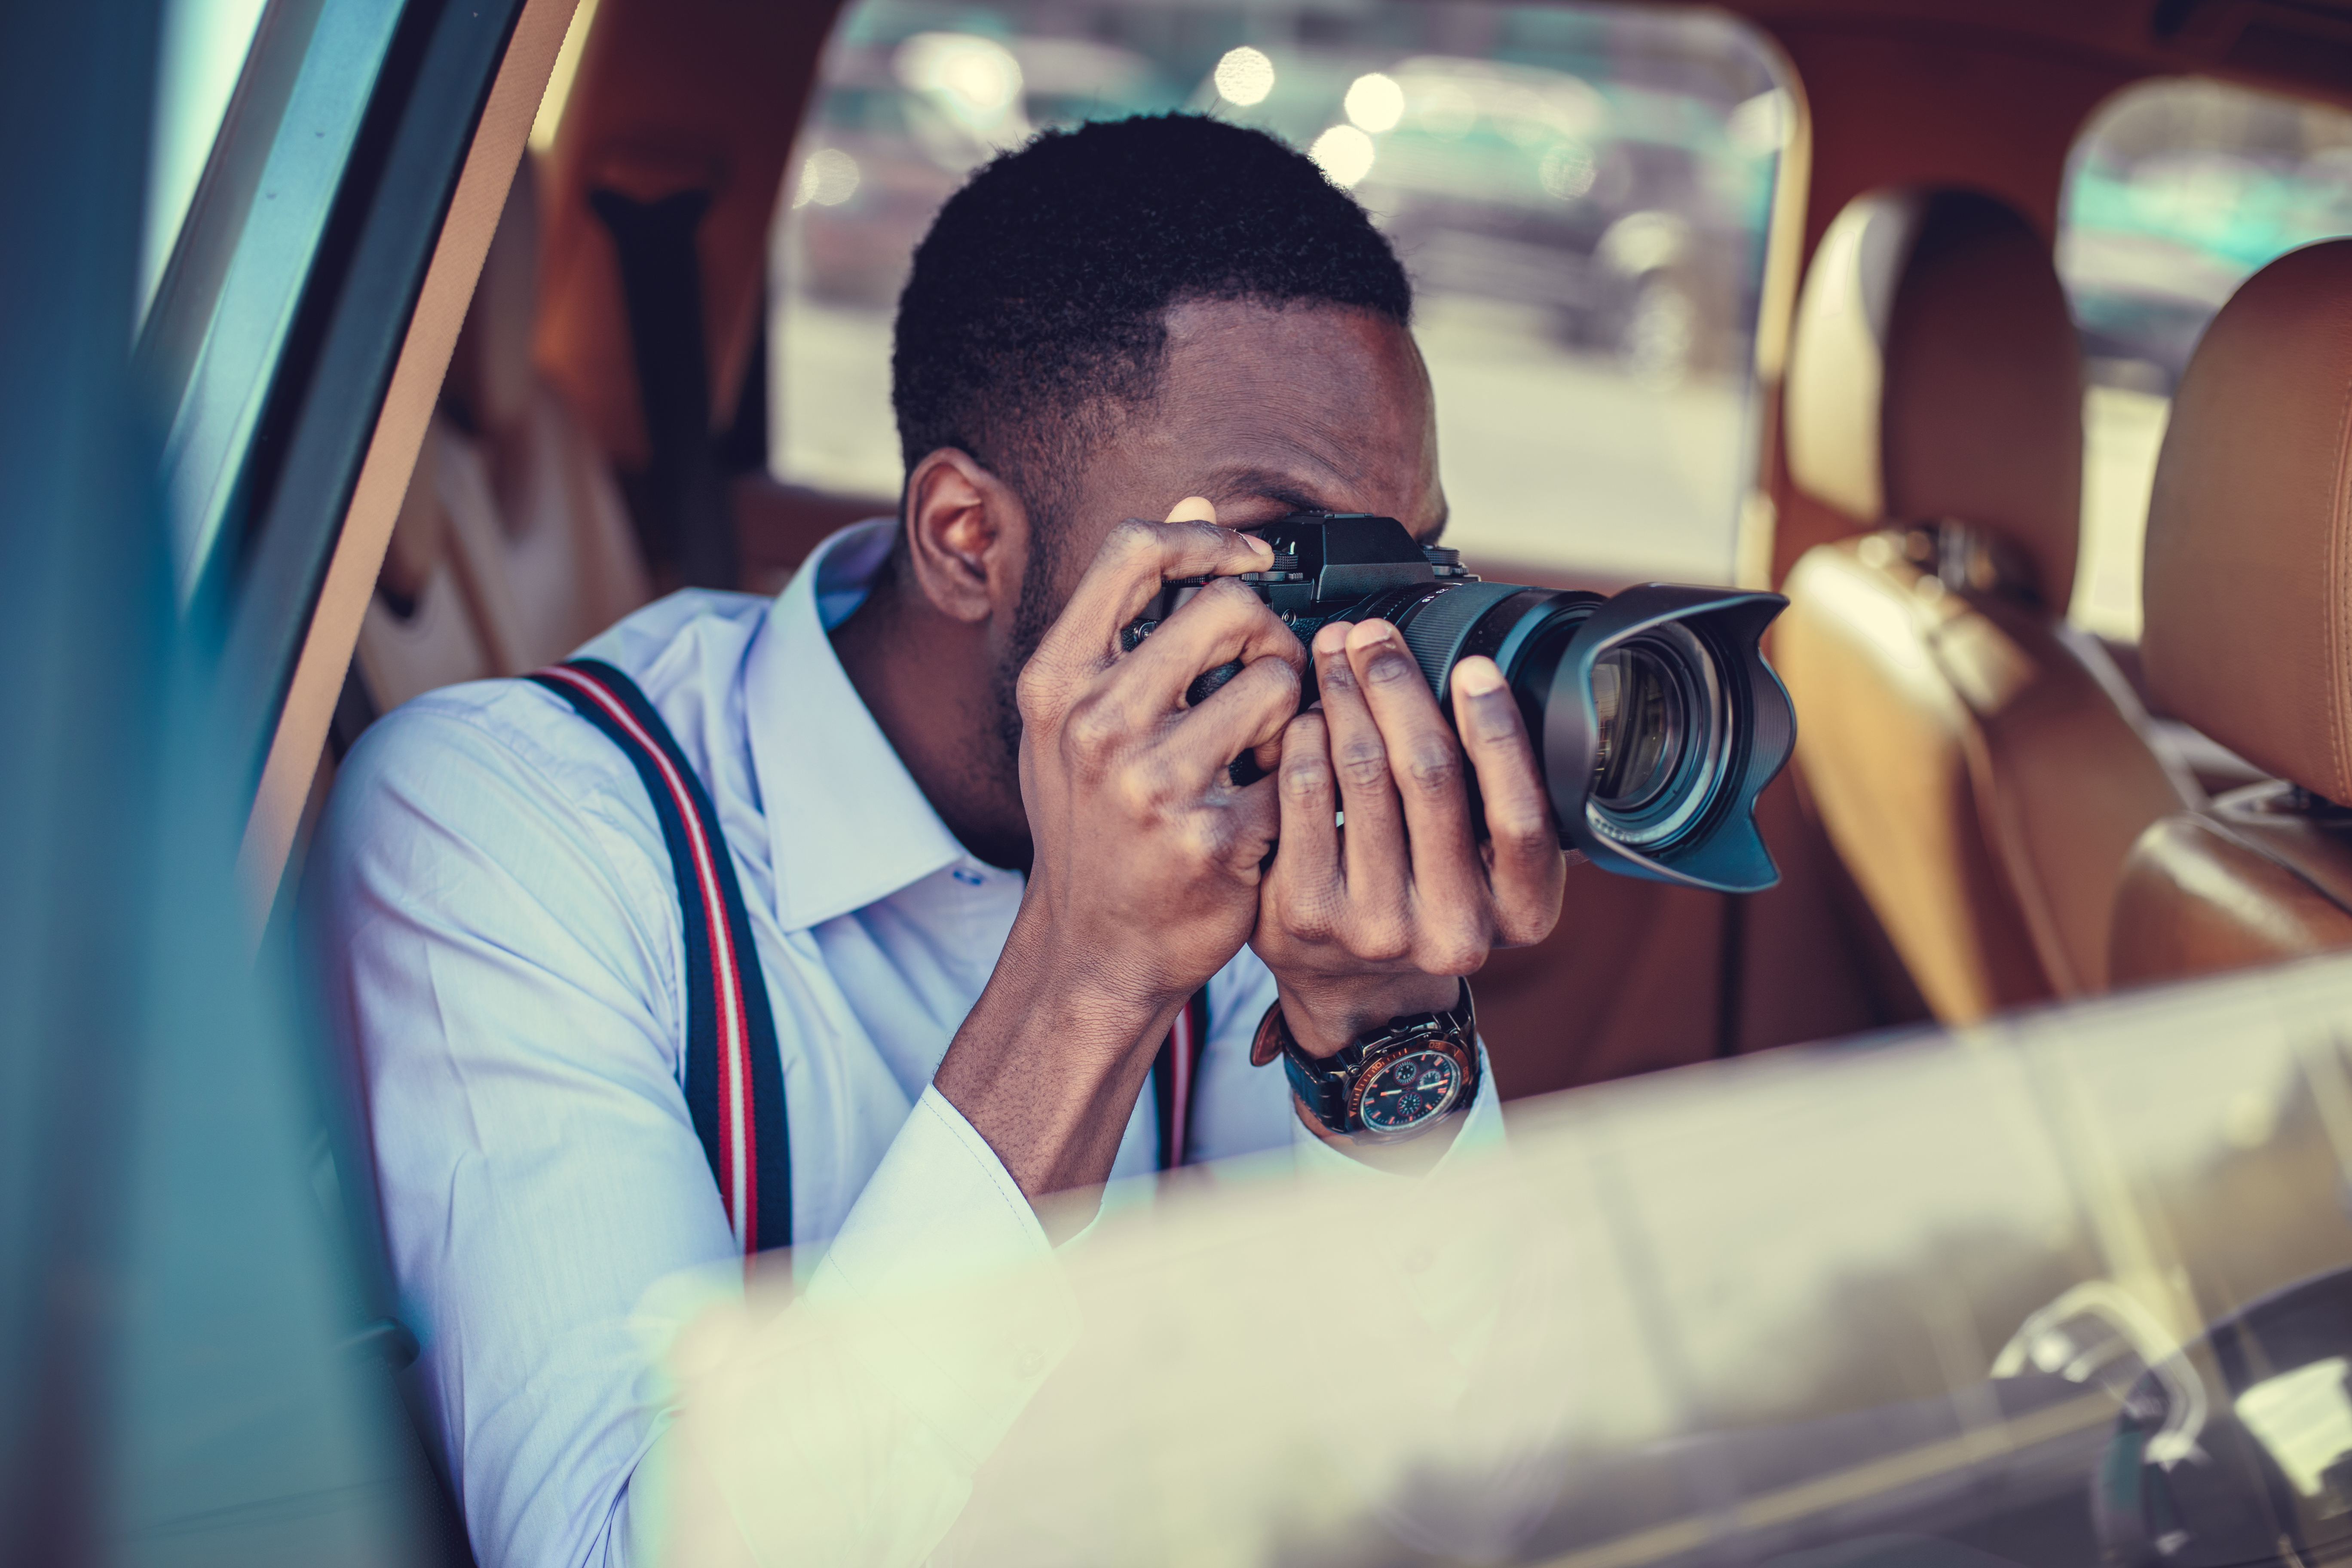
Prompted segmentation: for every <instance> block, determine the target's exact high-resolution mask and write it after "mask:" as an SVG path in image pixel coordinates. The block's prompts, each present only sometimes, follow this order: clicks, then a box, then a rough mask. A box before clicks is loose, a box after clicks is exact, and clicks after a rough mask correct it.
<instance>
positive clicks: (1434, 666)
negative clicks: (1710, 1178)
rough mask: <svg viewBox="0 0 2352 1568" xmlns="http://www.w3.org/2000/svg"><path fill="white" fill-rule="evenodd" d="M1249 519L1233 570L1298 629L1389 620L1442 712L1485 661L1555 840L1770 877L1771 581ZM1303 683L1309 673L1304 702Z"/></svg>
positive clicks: (1691, 876) (1654, 868)
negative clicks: (1531, 572)
mask: <svg viewBox="0 0 2352 1568" xmlns="http://www.w3.org/2000/svg"><path fill="white" fill-rule="evenodd" d="M1247 531H1249V532H1251V533H1255V534H1256V535H1257V536H1258V537H1259V538H1260V539H1263V540H1265V542H1266V543H1268V544H1269V545H1271V546H1273V548H1274V552H1275V558H1274V561H1273V563H1272V564H1271V565H1269V566H1268V567H1267V568H1266V569H1265V571H1262V572H1252V573H1247V574H1244V575H1243V576H1242V578H1241V581H1242V583H1243V584H1245V585H1246V586H1247V587H1248V588H1249V589H1250V590H1251V591H1252V592H1254V593H1255V594H1256V595H1258V596H1259V597H1260V598H1262V599H1264V600H1265V603H1266V605H1268V606H1269V607H1270V608H1272V609H1273V610H1274V612H1275V613H1276V615H1278V616H1281V617H1282V619H1283V620H1284V621H1285V622H1286V624H1288V625H1289V626H1290V627H1291V629H1292V630H1294V631H1296V632H1297V634H1298V637H1299V640H1301V641H1302V642H1307V643H1310V644H1311V643H1312V641H1313V638H1314V636H1315V633H1316V632H1317V631H1318V629H1319V628H1320V627H1322V626H1324V625H1325V624H1327V623H1328V622H1331V621H1335V620H1344V621H1349V622H1354V621H1363V620H1371V619H1380V620H1384V621H1387V622H1389V623H1390V624H1391V625H1392V626H1395V627H1396V628H1397V632H1398V635H1399V636H1400V637H1402V638H1403V640H1404V644H1405V647H1406V648H1407V649H1408V650H1410V652H1411V653H1412V657H1413V658H1414V660H1415V662H1417V663H1418V664H1419V665H1420V667H1421V671H1422V674H1423V677H1424V678H1425V679H1427V680H1428V682H1429V688H1430V690H1431V691H1432V692H1433V694H1434V695H1435V696H1436V698H1437V700H1438V705H1439V707H1440V709H1441V710H1443V711H1444V712H1445V713H1446V714H1447V715H1448V717H1449V719H1450V718H1451V716H1452V711H1453V708H1452V693H1451V690H1450V684H1451V680H1452V677H1453V671H1454V666H1455V665H1456V664H1458V663H1459V662H1460V661H1461V660H1463V659H1465V658H1471V657H1474V656H1476V655H1481V654H1483V655H1485V656H1486V657H1488V658H1492V659H1494V661H1495V662H1496V665H1498V666H1499V667H1500V668H1501V669H1502V671H1503V678H1504V679H1505V681H1506V682H1507V684H1508V686H1509V688H1510V690H1511V693H1512V696H1513V697H1514V698H1515V699H1516V700H1517V702H1518V705H1519V711H1520V713H1521V715H1522V717H1523V718H1524V719H1525V720H1526V722H1527V726H1528V740H1529V741H1530V742H1532V744H1533V746H1534V749H1535V753H1536V756H1537V759H1538V762H1539V763H1540V764H1541V766H1542V769H1543V773H1544V784H1545V790H1546V793H1547V794H1548V795H1549V798H1550V801H1551V805H1552V815H1553V817H1554V819H1555V821H1556V822H1557V824H1558V826H1559V836H1560V843H1561V845H1562V847H1567V848H1574V849H1580V850H1582V851H1583V852H1584V854H1585V855H1586V856H1587V857H1589V858H1591V860H1592V861H1593V862H1594V863H1595V864H1596V865H1599V866H1601V867H1602V868H1606V869H1608V870H1612V871H1616V872H1620V873H1622V874H1624V875H1628V876H1636V877H1645V878H1652V879H1657V880H1661V881H1669V882H1678V883H1682V884H1685V885H1687V886H1693V887H1701V888H1709V889H1717V890H1720V891H1726V892H1754V891H1757V890H1759V889H1764V888H1768V887H1770V886H1771V885H1772V884H1773V883H1774V882H1775V881H1777V880H1779V877H1780V873H1779V872H1778V871H1777V870H1776V869H1775V868H1774V867H1773V865H1772V859H1771V856H1770V855H1769V852H1767V850H1766V849H1765V847H1764V843H1763V839H1762V837H1760V836H1759V834H1758V832H1757V830H1756V822H1755V808H1756V797H1757V796H1758V795H1760V794H1761V793H1762V792H1763V790H1764V786H1765V785H1767V784H1769V783H1771V781H1772V779H1773V777H1774V776H1775V775H1776V774H1778V773H1780V769H1781V767H1782V766H1783V765H1784V764H1785V763H1787V762H1788V759H1789V753H1790V750H1791V748H1792V747H1793V745H1794V744H1795V741H1796V715H1795V711H1794V710H1793V709H1792V708H1791V707H1790V702H1789V695H1788V692H1787V690H1786V689H1784V688H1783V687H1782V686H1781V684H1780V678H1779V677H1778V676H1776V675H1775V674H1773V672H1772V668H1771V667H1770V666H1769V664H1767V663H1766V662H1765V661H1764V656H1763V653H1762V651H1761V649H1760V648H1759V646H1758V640H1759V638H1760V637H1762V636H1763V633H1764V628H1765V627H1766V626H1769V625H1770V624H1771V621H1772V618H1773V617H1774V616H1777V615H1779V614H1780V610H1781V609H1782V608H1783V607H1784V606H1785V605H1787V603H1788V601H1787V600H1785V599H1783V598H1781V597H1780V595H1778V594H1763V593H1754V592H1748V591H1743V590H1738V589H1730V588H1701V587H1678V586H1674V585H1670V584H1646V585H1644V586H1642V587H1637V588H1629V589H1627V590H1625V591H1624V592H1623V593H1622V594H1617V595H1600V594H1583V593H1570V592H1561V591H1559V590H1554V589H1549V588H1538V587H1532V586H1528V585H1527V584H1517V583H1488V582H1486V581H1484V580H1482V579H1481V578H1478V577H1476V576H1475V575H1473V574H1470V573H1468V572H1466V571H1465V570H1464V569H1463V567H1462V564H1461V560H1460V552H1456V551H1453V550H1448V549H1444V548H1440V547H1437V546H1429V547H1424V546H1423V545H1421V544H1420V543H1418V542H1416V541H1415V540H1414V539H1413V537H1412V533H1411V531H1408V530H1407V529H1406V528H1405V526H1404V525H1403V524H1402V523H1401V522H1399V521H1397V520H1396V519H1394V518H1389V517H1375V516H1371V515H1369V514H1360V513H1359V514H1347V513H1326V512H1298V513H1293V514H1292V515H1290V516H1288V517H1284V518H1279V519H1277V520H1276V521H1273V522H1269V523H1265V524H1263V525H1260V526H1258V527H1255V528H1252V529H1249V530H1247ZM1201 581H1202V580H1201V579H1197V578H1195V579H1190V580H1186V581H1182V582H1176V583H1171V584H1168V585H1167V587H1166V588H1164V589H1163V590H1162V592H1161V595H1160V599H1159V600H1157V601H1155V603H1154V605H1152V606H1151V608H1150V609H1149V610H1147V611H1146V612H1145V614H1144V616H1142V617H1140V618H1139V619H1138V620H1137V621H1136V622H1135V623H1134V624H1133V625H1131V626H1129V627H1128V628H1127V630H1126V633H1125V634H1124V636H1123V637H1122V639H1121V640H1122V645H1123V646H1124V647H1129V648H1132V647H1135V646H1136V645H1137V644H1138V643H1139V642H1141V641H1142V639H1143V638H1144V637H1148V636H1150V633H1151V631H1152V629H1153V628H1154V627H1155V626H1157V625H1158V624H1159V622H1160V619H1161V618H1163V617H1164V616H1167V615H1168V614H1170V613H1172V611H1173V609H1174V607H1175V605H1177V604H1178V603H1181V599H1182V597H1183V596H1184V591H1185V590H1187V589H1190V588H1195V587H1198V586H1199V585H1200V583H1201ZM1239 668H1240V666H1239V665H1238V664H1230V665H1224V666H1221V667H1220V668H1216V669H1213V670H1210V671H1208V672H1207V673H1205V674H1203V675H1202V677H1201V678H1200V679H1198V680H1196V681H1195V682H1194V683H1193V685H1192V689H1191V690H1190V691H1188V692H1187V693H1186V696H1187V699H1188V700H1191V701H1192V702H1196V703H1197V702H1201V701H1203V700H1206V699H1207V698H1208V697H1209V695H1210V694H1211V693H1213V691H1215V689H1217V688H1218V687H1219V686H1222V685H1223V683H1224V682H1225V681H1226V680H1228V679H1232V677H1233V676H1234V674H1235V673H1236V672H1238V670H1239ZM1314 690H1315V686H1314V683H1313V680H1312V679H1311V677H1310V679H1309V680H1308V681H1307V685H1306V687H1305V696H1304V698H1303V700H1309V701H1311V700H1313V693H1314ZM1244 761H1246V759H1244Z"/></svg>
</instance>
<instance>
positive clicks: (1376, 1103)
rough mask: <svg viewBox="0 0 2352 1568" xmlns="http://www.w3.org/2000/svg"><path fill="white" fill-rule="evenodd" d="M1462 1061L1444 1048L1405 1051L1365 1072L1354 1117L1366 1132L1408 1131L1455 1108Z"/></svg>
mask: <svg viewBox="0 0 2352 1568" xmlns="http://www.w3.org/2000/svg"><path fill="white" fill-rule="evenodd" d="M1462 1082H1463V1072H1462V1064H1461V1063H1460V1062H1459V1061H1457V1060H1455V1059H1454V1058H1453V1057H1451V1056H1449V1055H1447V1054H1446V1053H1444V1052H1443V1051H1408V1052H1406V1053H1405V1054H1404V1055H1403V1056H1401V1057H1397V1058H1393V1059H1391V1060H1390V1061H1385V1062H1382V1063H1381V1065H1380V1066H1379V1067H1378V1068H1375V1069H1374V1070H1373V1071H1372V1072H1370V1073H1369V1074H1367V1075H1366V1079H1365V1082H1364V1086H1363V1091H1362V1094H1361V1095H1360V1098H1359V1099H1358V1100H1357V1101H1356V1118H1357V1120H1358V1121H1360V1122H1362V1123H1363V1125H1364V1129H1365V1131H1369V1132H1383V1133H1395V1132H1409V1131H1412V1130H1414V1129H1415V1128H1418V1127H1422V1126H1424V1125H1426V1124H1427V1123H1428V1122H1430V1121H1433V1120H1434V1119H1435V1118H1437V1117H1440V1116H1443V1115H1444V1114H1445V1113H1446V1112H1447V1111H1449V1110H1453V1109H1454V1104H1455V1102H1456V1101H1458V1100H1460V1099H1461V1098H1462Z"/></svg>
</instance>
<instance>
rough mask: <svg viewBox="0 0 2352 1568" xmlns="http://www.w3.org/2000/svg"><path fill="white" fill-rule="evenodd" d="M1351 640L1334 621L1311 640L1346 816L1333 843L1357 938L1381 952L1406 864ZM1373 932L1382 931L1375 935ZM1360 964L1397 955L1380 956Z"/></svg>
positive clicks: (1399, 916) (1394, 925)
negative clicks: (1356, 922) (1360, 926)
mask: <svg viewBox="0 0 2352 1568" xmlns="http://www.w3.org/2000/svg"><path fill="white" fill-rule="evenodd" d="M1353 632H1354V628H1353V627H1351V626H1349V624H1348V623H1347V622H1345V621H1334V622H1332V623H1331V624H1330V625H1328V626H1325V627H1323V628H1322V630H1320V631H1318V632H1317V633H1316V634H1315V673H1316V676H1317V682H1318V687H1319V689H1320V690H1321V692H1322V697H1323V721H1324V724H1325V725H1326V727H1327V728H1328V730H1329V731H1330V754H1331V772H1332V775H1333V776H1334V777H1335V778H1337V779H1338V781H1339V809H1340V810H1341V811H1343V812H1345V813H1347V816H1348V823H1347V832H1346V833H1345V834H1344V835H1342V836H1341V837H1340V840H1339V843H1340V871H1341V875H1342V876H1344V877H1345V878H1346V879H1347V884H1348V901H1349V906H1350V908H1351V909H1352V910H1354V911H1355V912H1356V913H1357V915H1358V916H1359V917H1360V918H1361V920H1362V921H1365V922H1366V924H1365V927H1364V929H1363V930H1361V931H1360V932H1359V933H1358V935H1359V937H1360V939H1361V940H1363V941H1365V942H1370V943H1371V944H1372V945H1374V946H1377V947H1381V948H1383V949H1386V948H1391V947H1395V946H1397V945H1398V938H1397V932H1398V931H1400V930H1401V929H1402V921H1403V919H1404V907H1405V887H1406V874H1407V872H1408V870H1409V868H1410V866H1411V859H1410V851H1409V850H1408V848H1407V847H1406V845H1405V840H1404V816H1403V813H1402V808H1401V807H1400V805H1399V804H1398V801H1397V793H1396V784H1395V783H1394V781H1393V780H1391V778H1390V776H1389V753H1388V746H1387V743H1386V742H1383V741H1382V740H1381V727H1380V725H1379V723H1378V722H1376V721H1374V720H1373V718H1372V710H1370V708H1369V707H1367V706H1366V705H1365V702H1364V692H1363V687H1362V685H1361V683H1360V681H1359V680H1358V679H1357V676H1356V671H1355V667H1354V666H1353V665H1352V664H1351V663H1350V662H1349V658H1348V638H1349V637H1350V636H1352V635H1353ZM1375 927H1378V928H1381V929H1380V930H1378V931H1375V929H1374V928H1375ZM1360 956H1363V957H1381V958H1394V957H1398V956H1400V954H1399V953H1398V952H1387V951H1383V952H1378V953H1372V952H1366V953H1362V954H1360Z"/></svg>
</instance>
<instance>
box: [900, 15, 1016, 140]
mask: <svg viewBox="0 0 2352 1568" xmlns="http://www.w3.org/2000/svg"><path fill="white" fill-rule="evenodd" d="M892 63H893V64H894V65H895V66H896V67H897V68H898V79H899V80H900V81H901V82H904V83H905V84H906V85H907V86H908V87H910V88H913V89H915V90H916V91H918V92H928V93H931V94H933V95H935V96H937V97H939V98H941V99H944V100H947V101H948V103H949V104H950V106H951V107H953V108H956V109H959V110H962V111H963V112H964V113H966V114H967V115H969V116H971V117H972V118H974V119H985V118H988V117H991V116H993V115H997V114H1001V113H1003V111H1004V110H1006V109H1008V108H1010V107H1011V106H1012V104H1013V100H1016V99H1018V98H1019V97H1020V96H1021V62H1020V61H1019V60H1016V59H1014V58H1013V51H1012V50H1010V49H1008V48H1006V47H1004V46H1003V44H1000V43H998V42H997V41H996V40H995V39H993V38H983V37H979V36H977V35H976V34H971V33H918V34H916V35H915V36H914V37H911V38H908V40H907V41H906V42H905V43H903V44H901V45H899V46H898V56H897V58H895V60H894V61H893V62H892Z"/></svg>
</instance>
